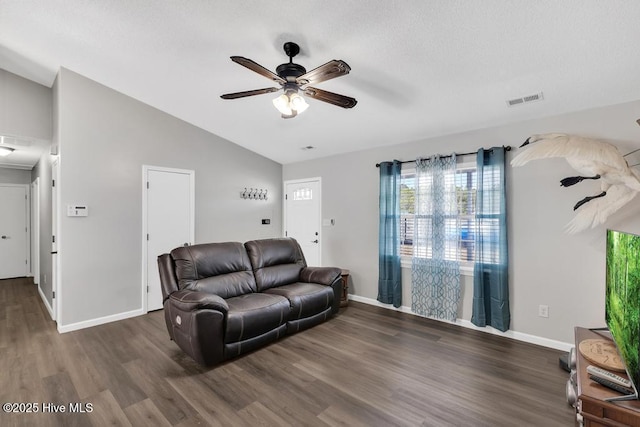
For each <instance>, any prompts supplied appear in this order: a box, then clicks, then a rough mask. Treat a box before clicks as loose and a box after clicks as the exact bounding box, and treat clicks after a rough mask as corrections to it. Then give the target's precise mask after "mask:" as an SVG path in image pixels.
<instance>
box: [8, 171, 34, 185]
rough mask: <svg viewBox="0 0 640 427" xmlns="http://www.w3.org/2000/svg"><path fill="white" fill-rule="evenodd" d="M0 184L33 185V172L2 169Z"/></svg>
mask: <svg viewBox="0 0 640 427" xmlns="http://www.w3.org/2000/svg"><path fill="white" fill-rule="evenodd" d="M0 183H2V184H31V172H30V171H28V170H22V169H11V168H3V167H0Z"/></svg>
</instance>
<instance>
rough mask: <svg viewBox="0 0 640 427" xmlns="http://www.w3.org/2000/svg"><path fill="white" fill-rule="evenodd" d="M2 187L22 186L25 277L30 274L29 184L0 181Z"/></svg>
mask: <svg viewBox="0 0 640 427" xmlns="http://www.w3.org/2000/svg"><path fill="white" fill-rule="evenodd" d="M0 186H2V187H14V188H22V189H23V190H24V195H25V200H24V208H25V211H24V222H25V227H26V228H27V229H26V230H25V237H24V238H25V241H26V242H25V243H26V245H25V246H26V251H25V253H24V257H25V260H26V261H27V263H26V265H25V270H24V272H25V277H28V276H29V275H30V274H31V200H30V197H29V194H30V185H29V184H5V183H0Z"/></svg>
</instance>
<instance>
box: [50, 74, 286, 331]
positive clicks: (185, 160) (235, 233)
mask: <svg viewBox="0 0 640 427" xmlns="http://www.w3.org/2000/svg"><path fill="white" fill-rule="evenodd" d="M158 90H162V88H158ZM54 92H55V93H56V94H57V101H56V106H55V110H56V111H54V114H57V117H58V119H57V121H58V123H57V130H56V134H57V143H58V144H59V153H60V172H61V176H60V183H59V184H60V203H61V213H62V215H61V233H60V236H59V239H60V240H59V242H60V247H59V254H60V255H59V256H60V267H61V288H60V289H59V292H60V296H61V298H62V299H61V313H60V315H59V329H62V330H65V329H67V330H68V329H73V328H76V327H80V326H82V325H85V326H86V325H88V324H90V323H91V322H93V321H95V320H96V319H105V318H113V316H119V315H121V314H123V313H125V314H126V313H130V312H132V311H135V310H139V309H140V308H141V306H142V301H141V274H142V273H141V263H142V259H141V256H142V218H141V216H142V165H145V164H146V165H154V166H164V167H173V168H181V169H192V170H195V181H196V183H195V186H196V243H202V242H213V241H245V240H249V239H256V238H266V237H274V236H280V235H281V233H282V221H281V217H282V207H281V197H282V196H281V193H282V190H281V187H282V166H281V165H280V164H278V163H276V162H273V161H271V160H268V159H266V158H264V157H262V156H259V155H257V154H255V153H253V152H250V151H248V150H246V149H244V148H241V147H239V146H238V145H235V144H233V143H231V142H229V141H226V140H224V139H222V138H220V137H218V136H215V135H212V134H210V133H208V132H206V131H204V130H202V129H199V128H197V127H195V126H192V125H190V124H188V123H186V122H184V121H181V120H178V119H176V118H175V117H172V116H170V115H168V114H166V113H163V112H161V111H159V110H157V109H154V108H152V107H150V106H148V105H145V104H143V103H141V102H139V101H136V100H135V99H132V98H130V97H127V96H125V95H123V94H121V93H118V92H116V91H114V90H112V89H109V88H107V87H105V86H102V85H100V84H98V83H96V82H94V81H92V80H89V79H87V78H85V77H82V76H80V75H78V74H76V73H74V72H72V71H69V70H67V69H62V70H61V71H60V73H59V74H58V78H57V80H56V82H55V84H54ZM238 125H239V126H241V125H245V124H244V123H238ZM244 187H254V188H255V187H259V188H265V189H267V190H268V191H269V196H270V197H269V200H267V201H260V200H243V199H241V198H240V195H239V194H240V191H241V190H242V189H243V188H244ZM67 204H86V205H87V206H88V208H89V216H88V217H86V218H69V217H66V216H65V215H64V211H65V206H66V205H67ZM262 218H270V219H271V225H261V222H260V220H261V219H262Z"/></svg>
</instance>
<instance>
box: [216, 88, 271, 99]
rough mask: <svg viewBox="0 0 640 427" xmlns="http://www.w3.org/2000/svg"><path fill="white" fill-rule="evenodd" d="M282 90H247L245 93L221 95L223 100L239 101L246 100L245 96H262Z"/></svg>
mask: <svg viewBox="0 0 640 427" xmlns="http://www.w3.org/2000/svg"><path fill="white" fill-rule="evenodd" d="M279 90H280V89H278V88H276V87H267V88H264V89H255V90H246V91H244V92H234V93H226V94H224V95H220V98H222V99H237V98H244V97H245V96H253V95H262V94H264V93H272V92H277V91H279Z"/></svg>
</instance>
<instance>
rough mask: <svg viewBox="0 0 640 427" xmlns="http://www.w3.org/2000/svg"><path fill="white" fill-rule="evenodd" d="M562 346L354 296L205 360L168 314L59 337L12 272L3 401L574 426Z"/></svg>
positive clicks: (16, 418) (34, 422)
mask: <svg viewBox="0 0 640 427" xmlns="http://www.w3.org/2000/svg"><path fill="white" fill-rule="evenodd" d="M87 303H88V304H91V303H95V302H92V301H88V302H87ZM560 354H561V353H560V352H558V351H554V350H550V349H547V348H543V347H538V346H534V345H530V344H525V343H521V342H517V341H514V340H510V339H507V338H502V337H497V336H494V335H489V334H485V333H482V332H477V331H472V330H468V329H465V328H460V327H457V326H455V325H449V324H444V323H440V322H435V321H430V320H427V319H422V318H418V317H415V316H410V315H407V314H403V313H397V312H392V311H388V310H384V309H381V308H377V307H371V306H367V305H364V304H359V303H354V302H351V303H350V304H349V307H347V308H346V309H342V311H341V313H340V314H339V315H338V316H336V317H334V318H333V319H331V320H330V321H328V322H326V323H324V324H322V325H319V326H316V327H314V328H312V329H309V330H306V331H303V332H300V333H298V334H296V335H292V336H289V337H287V338H285V339H282V340H280V341H278V342H276V343H274V344H271V345H269V346H267V347H265V348H262V349H260V350H258V351H255V352H253V353H251V354H248V355H246V356H243V357H240V358H237V359H235V360H232V361H230V362H227V363H225V364H223V365H220V366H217V367H214V368H203V367H201V366H199V365H197V364H196V363H195V362H193V361H192V360H191V359H189V358H188V357H187V356H185V355H184V354H183V353H182V352H181V350H180V349H179V348H178V347H177V346H176V345H175V344H174V343H173V342H172V341H170V340H169V338H168V334H167V331H166V328H165V324H164V318H163V313H162V311H158V312H153V313H150V314H147V315H145V316H140V317H136V318H133V319H128V320H123V321H119V322H115V323H110V324H107V325H102V326H96V327H93V328H88V329H84V330H80V331H75V332H70V333H66V334H58V333H57V331H56V327H55V323H54V322H53V321H51V320H50V317H49V314H48V313H47V312H46V310H45V308H44V305H43V303H42V301H41V299H40V296H39V295H38V292H37V289H36V286H35V285H33V284H32V282H31V281H30V280H28V279H10V280H2V281H0V403H5V402H15V403H24V404H30V403H33V404H37V406H38V413H20V414H17V413H4V412H2V413H0V425H2V426H13V425H15V426H25V425H27V426H72V425H77V426H91V425H93V426H104V425H125V426H146V425H153V426H168V425H176V426H192V425H199V426H208V425H211V426H256V425H260V426H281V425H282V426H336V425H342V426H572V425H574V422H573V420H574V415H573V410H572V409H571V408H570V407H569V406H568V405H567V403H566V400H565V382H566V379H567V376H568V374H567V373H566V372H564V371H563V370H561V369H560V368H559V367H558V357H559V356H560ZM51 404H53V405H51ZM70 404H79V405H77V406H75V407H71V406H70ZM89 404H90V405H89ZM54 405H55V406H54ZM58 405H61V406H58ZM34 407H35V405H31V409H32V410H33V409H34ZM23 408H25V409H28V405H24V406H23ZM60 408H65V411H66V412H64V413H61V412H52V411H53V410H54V409H58V410H61V409H60ZM71 409H75V410H76V411H77V410H78V409H83V410H84V412H73V413H70V412H69V411H70V410H71ZM45 410H46V411H47V412H43V411H45Z"/></svg>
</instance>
